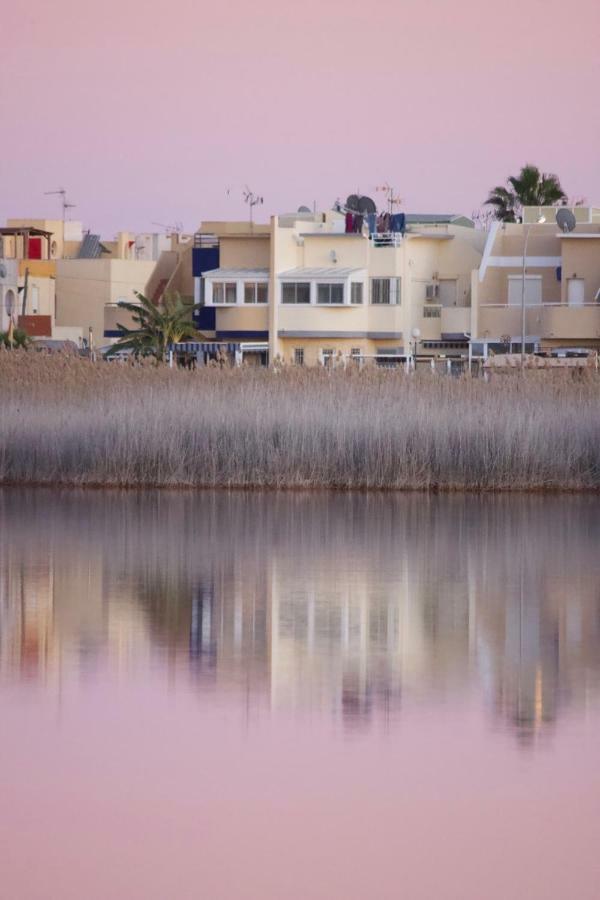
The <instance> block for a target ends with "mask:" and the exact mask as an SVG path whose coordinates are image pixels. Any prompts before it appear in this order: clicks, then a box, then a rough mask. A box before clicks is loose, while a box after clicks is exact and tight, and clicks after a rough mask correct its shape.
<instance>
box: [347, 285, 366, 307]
mask: <svg viewBox="0 0 600 900" xmlns="http://www.w3.org/2000/svg"><path fill="white" fill-rule="evenodd" d="M355 286H356V287H359V288H360V300H355V299H354V296H353V294H354V288H355ZM364 302H365V283H364V281H351V282H350V306H363V305H364Z"/></svg>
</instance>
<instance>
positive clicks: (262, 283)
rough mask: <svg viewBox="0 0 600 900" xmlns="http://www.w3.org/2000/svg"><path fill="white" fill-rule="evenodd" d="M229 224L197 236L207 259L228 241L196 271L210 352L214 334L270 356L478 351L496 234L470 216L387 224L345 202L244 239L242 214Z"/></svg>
mask: <svg viewBox="0 0 600 900" xmlns="http://www.w3.org/2000/svg"><path fill="white" fill-rule="evenodd" d="M215 226H216V223H212V225H211V229H212V231H213V234H215V235H216V231H217V229H216V227H215ZM257 227H258V228H260V226H254V229H256V228H257ZM238 228H241V226H240V225H239V223H238ZM263 228H264V226H263ZM220 232H221V233H220V236H219V237H218V239H216V238H215V245H213V246H212V247H211V246H210V235H209V234H208V233H207V232H205V229H203V230H202V232H201V233H199V234H198V235H197V236H196V241H197V243H198V248H197V252H198V257H197V258H198V260H200V257H201V255H202V252H204V258H205V259H207V260H208V259H209V252H210V251H211V250H212V252H213V253H214V250H215V246H217V245H218V247H219V254H218V260H219V261H218V265H216V266H215V267H214V268H210V267H209V266H207V265H205V266H204V267H203V268H202V267H201V266H200V264H199V263H198V265H197V267H196V270H195V274H196V292H195V296H196V299H197V300H199V299H201V298H202V299H203V302H204V309H203V310H202V316H203V324H202V323H201V322H199V326H200V327H201V330H202V331H203V332H204V334H205V337H206V338H207V343H206V344H204V345H203V350H204V351H207V350H208V349H209V343H210V340H211V339H212V340H214V341H217V342H218V341H221V342H224V343H225V342H227V346H228V349H230V350H231V349H233V351H234V352H235V353H236V355H237V356H238V358H241V357H243V356H244V355H245V354H246V353H253V354H255V355H256V354H260V356H261V359H262V361H266V358H267V351H268V359H269V360H270V361H275V360H277V359H280V360H282V361H284V362H286V363H292V364H296V365H315V364H318V363H322V364H325V365H328V364H332V363H334V362H335V361H336V360H347V359H350V358H354V359H360V360H368V359H376V360H380V361H384V360H392V361H393V360H394V359H398V358H400V359H401V358H403V357H406V356H407V355H409V354H412V353H418V354H423V355H432V356H433V355H439V354H440V353H444V352H450V353H464V354H465V355H468V345H469V337H470V327H471V325H470V320H471V310H470V305H471V280H472V279H471V273H472V270H473V269H476V268H478V267H479V264H480V261H481V255H482V250H483V243H484V240H485V235H484V234H483V233H482V232H480V231H476V230H475V228H474V227H473V222H472V221H470V220H468V219H465V218H464V217H458V216H441V215H440V216H416V215H404V214H397V216H395V217H394V221H393V222H392V227H391V228H390V230H385V231H382V229H381V228H380V227H379V228H377V229H375V228H373V227H372V225H371V224H370V223H368V222H367V220H366V218H365V221H364V222H363V221H362V220H361V221H360V222H356V223H355V222H349V219H348V215H347V214H346V215H345V214H343V213H340V212H335V211H330V212H326V213H314V214H313V213H309V212H298V213H294V214H291V215H281V216H275V217H273V218H272V220H271V224H270V227H268V230H267V229H266V228H265V230H263V231H260V232H254V234H253V235H252V230H251V229H250V227H249V226H246V232H245V233H244V232H242V231H241V230H240V233H239V235H238V237H237V238H235V237H234V236H233V232H235V228H234V224H233V223H231V224H230V228H229V232H230V233H229V234H227V233H226V229H224V227H223V226H222V227H221V229H220ZM236 241H237V245H236ZM203 243H204V244H205V246H204V247H202V246H201V245H202V244H203ZM267 253H268V256H267ZM213 259H216V257H214V256H213ZM213 316H214V318H212V317H213ZM209 319H210V321H209ZM207 325H212V328H211V329H210V333H207V331H206V326H207ZM203 326H204V327H203Z"/></svg>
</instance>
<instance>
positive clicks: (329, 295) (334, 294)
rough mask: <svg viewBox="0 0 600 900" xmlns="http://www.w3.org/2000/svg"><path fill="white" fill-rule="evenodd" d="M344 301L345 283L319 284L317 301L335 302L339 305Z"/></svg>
mask: <svg viewBox="0 0 600 900" xmlns="http://www.w3.org/2000/svg"><path fill="white" fill-rule="evenodd" d="M343 302H344V285H343V284H317V303H329V304H332V303H333V304H337V305H338V306H339V305H340V304H342V303H343Z"/></svg>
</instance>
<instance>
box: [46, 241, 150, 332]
mask: <svg viewBox="0 0 600 900" xmlns="http://www.w3.org/2000/svg"><path fill="white" fill-rule="evenodd" d="M154 266H155V263H154V262H152V261H149V262H146V261H143V260H136V259H110V258H109V259H61V260H58V261H57V263H56V322H57V325H65V326H66V325H69V326H76V327H78V328H80V329H81V331H82V335H83V337H84V338H86V339H87V338H88V337H89V334H90V331H91V334H92V336H93V341H94V345H95V346H96V347H98V346H101V345H102V344H103V343H104V342H105V331H106V330H107V329H106V327H105V313H108V312H109V311H110V310H115V309H116V306H115V304H117V303H118V302H119V301H121V300H125V301H127V302H134V301H135V293H134V292H135V291H141V292H143V291H144V290H145V288H146V283H147V282H148V280H149V279H150V276H151V275H152V272H153V270H154ZM119 313H120V316H119V315H117V318H119V320H120V321H122V319H123V312H122V311H119Z"/></svg>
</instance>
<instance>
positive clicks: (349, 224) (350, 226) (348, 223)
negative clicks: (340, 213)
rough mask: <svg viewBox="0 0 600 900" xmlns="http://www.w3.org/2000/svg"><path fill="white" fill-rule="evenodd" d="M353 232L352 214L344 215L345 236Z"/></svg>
mask: <svg viewBox="0 0 600 900" xmlns="http://www.w3.org/2000/svg"><path fill="white" fill-rule="evenodd" d="M353 231H354V213H351V212H347V213H346V234H352V232H353Z"/></svg>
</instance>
